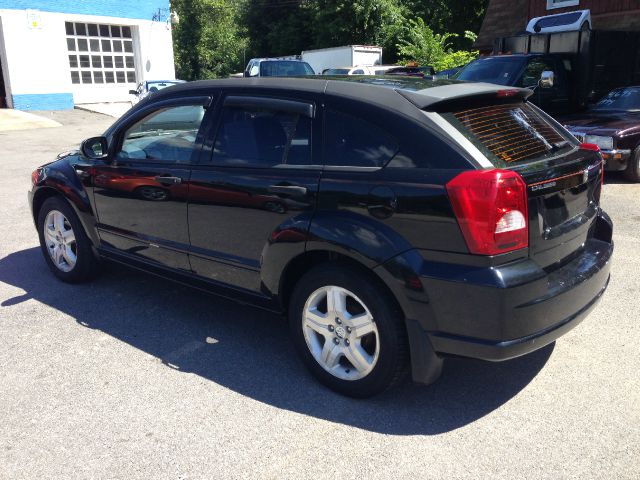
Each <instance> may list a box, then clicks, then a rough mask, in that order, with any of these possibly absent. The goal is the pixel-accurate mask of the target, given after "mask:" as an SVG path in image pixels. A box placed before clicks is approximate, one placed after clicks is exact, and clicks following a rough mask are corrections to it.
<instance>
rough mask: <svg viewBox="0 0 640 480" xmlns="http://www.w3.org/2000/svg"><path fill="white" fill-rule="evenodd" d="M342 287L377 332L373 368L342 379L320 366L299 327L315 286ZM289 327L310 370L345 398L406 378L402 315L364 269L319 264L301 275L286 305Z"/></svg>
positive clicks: (365, 394) (362, 395) (379, 389)
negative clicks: (354, 298) (360, 305)
mask: <svg viewBox="0 0 640 480" xmlns="http://www.w3.org/2000/svg"><path fill="white" fill-rule="evenodd" d="M327 286H337V287H342V288H344V289H346V290H348V291H350V292H352V293H354V294H355V295H356V296H357V297H358V298H359V299H360V300H361V301H362V302H363V303H364V304H365V305H366V308H368V310H369V311H370V312H371V314H372V316H373V318H374V321H375V324H376V327H377V330H378V335H379V339H378V340H379V354H378V359H377V362H376V363H375V366H374V367H373V369H372V370H371V371H370V372H369V373H368V374H367V375H366V376H364V377H363V378H360V379H356V380H345V379H341V378H338V377H336V376H334V375H333V374H331V373H329V372H328V371H327V370H325V368H323V367H322V366H321V365H320V363H318V361H316V359H315V358H314V356H313V355H312V353H311V351H310V349H309V347H308V346H307V341H306V340H305V336H304V329H303V312H304V308H305V303H306V302H307V299H308V298H309V297H310V295H312V294H313V293H314V292H316V291H317V290H318V289H321V288H323V287H327ZM289 328H290V331H291V336H292V339H293V342H294V344H295V347H296V349H297V351H298V353H299V355H300V357H301V358H302V360H303V362H304V363H305V365H306V366H307V368H308V369H309V370H310V371H311V373H312V374H313V375H314V376H315V377H316V378H317V379H318V380H319V381H320V382H321V383H322V384H324V385H326V386H327V387H329V388H330V389H332V390H334V391H336V392H338V393H341V394H343V395H347V396H349V397H356V398H366V397H370V396H373V395H376V394H379V393H381V392H383V391H385V390H387V389H389V388H391V387H393V386H394V385H397V384H398V383H400V382H401V381H402V380H404V379H405V378H406V375H407V373H408V370H409V347H408V342H407V332H406V328H405V324H404V317H403V314H402V312H401V311H400V309H399V308H398V306H397V305H396V302H395V301H394V299H393V298H392V297H391V296H390V294H389V293H388V292H387V291H386V290H385V289H384V288H382V286H380V285H378V283H377V282H376V280H375V279H372V278H371V277H370V276H369V275H367V274H366V273H365V272H361V271H359V270H357V269H354V268H350V267H348V266H343V265H338V264H336V265H333V264H326V265H320V266H317V267H315V268H313V269H312V270H310V271H309V272H307V273H306V274H304V275H303V276H302V278H301V279H300V281H299V282H298V283H297V285H296V287H295V289H294V291H293V294H292V296H291V301H290V305H289Z"/></svg>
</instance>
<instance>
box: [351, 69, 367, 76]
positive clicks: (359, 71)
mask: <svg viewBox="0 0 640 480" xmlns="http://www.w3.org/2000/svg"><path fill="white" fill-rule="evenodd" d="M351 75H364V70H363V69H361V68H359V69H357V70H354V71H353V73H352V74H351Z"/></svg>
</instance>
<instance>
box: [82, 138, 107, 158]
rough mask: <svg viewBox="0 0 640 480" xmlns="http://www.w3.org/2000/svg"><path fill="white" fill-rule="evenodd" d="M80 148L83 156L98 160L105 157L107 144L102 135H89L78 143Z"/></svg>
mask: <svg viewBox="0 0 640 480" xmlns="http://www.w3.org/2000/svg"><path fill="white" fill-rule="evenodd" d="M80 150H81V151H82V154H83V155H84V156H85V157H87V158H91V159H94V160H98V159H101V158H106V157H107V155H108V153H109V144H108V143H107V139H106V138H104V137H91V138H87V139H86V140H85V141H84V142H82V143H81V144H80Z"/></svg>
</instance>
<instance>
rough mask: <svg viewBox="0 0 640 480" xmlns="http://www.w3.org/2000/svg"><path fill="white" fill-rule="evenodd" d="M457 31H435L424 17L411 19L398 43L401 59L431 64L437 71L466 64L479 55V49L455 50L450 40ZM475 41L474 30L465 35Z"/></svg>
mask: <svg viewBox="0 0 640 480" xmlns="http://www.w3.org/2000/svg"><path fill="white" fill-rule="evenodd" d="M457 36H458V35H456V34H455V33H443V34H439V33H434V32H433V30H431V28H429V27H428V26H427V25H426V24H425V23H424V20H423V19H422V18H418V19H416V20H409V21H408V26H407V27H405V28H404V30H403V31H402V33H401V37H400V40H399V42H398V44H397V47H398V54H399V57H400V59H401V60H404V61H415V62H418V64H420V65H431V66H432V67H433V68H435V69H436V71H440V70H446V69H448V68H453V67H458V66H461V65H466V64H467V63H469V62H470V61H471V60H474V59H475V58H477V56H478V52H477V51H467V50H453V49H452V47H451V44H450V42H449V40H450V39H452V38H455V37H457ZM464 37H465V38H467V39H468V40H470V41H472V42H473V41H475V38H476V35H475V34H474V33H473V32H469V31H467V32H465V35H464Z"/></svg>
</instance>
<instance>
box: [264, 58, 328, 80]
mask: <svg viewBox="0 0 640 480" xmlns="http://www.w3.org/2000/svg"><path fill="white" fill-rule="evenodd" d="M260 75H261V76H262V77H293V76H297V75H315V73H314V71H313V69H312V68H311V67H310V66H309V64H308V63H307V62H296V61H294V60H281V61H269V62H262V63H260Z"/></svg>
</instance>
